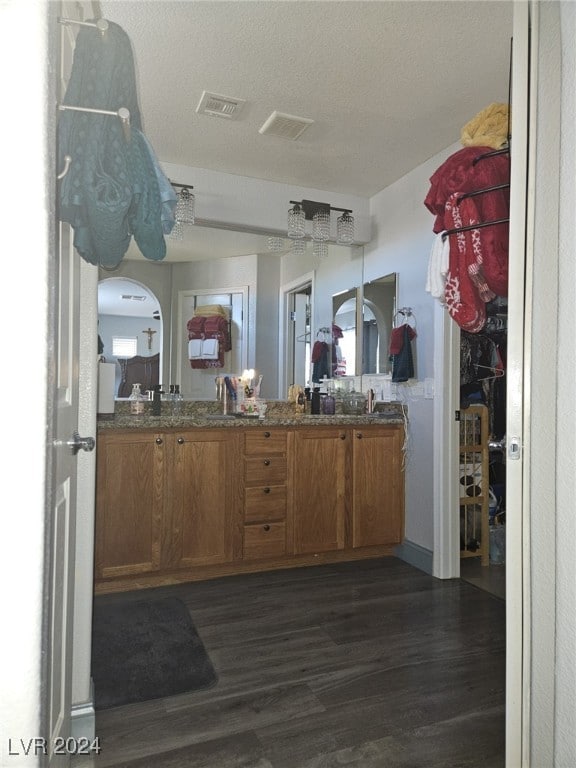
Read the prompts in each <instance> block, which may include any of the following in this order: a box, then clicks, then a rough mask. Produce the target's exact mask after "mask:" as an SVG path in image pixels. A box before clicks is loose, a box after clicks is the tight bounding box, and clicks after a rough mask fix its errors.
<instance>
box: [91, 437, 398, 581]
mask: <svg viewBox="0 0 576 768" xmlns="http://www.w3.org/2000/svg"><path fill="white" fill-rule="evenodd" d="M403 435H404V428H403V426H402V425H401V424H373V423H369V424H365V425H362V426H359V425H357V426H348V424H344V426H342V425H334V426H329V425H324V424H321V425H317V426H316V425H314V426H299V425H298V426H296V425H295V426H288V427H286V426H274V425H272V424H271V425H266V426H264V425H260V424H258V425H256V424H253V425H246V426H244V425H242V426H234V427H232V428H230V427H228V428H222V427H220V428H216V427H214V428H212V427H206V428H204V427H195V428H187V429H183V430H178V429H175V428H170V429H165V430H164V431H154V430H153V429H151V428H150V429H131V430H129V429H128V430H120V429H118V430H115V429H109V430H108V429H105V430H102V431H101V433H100V434H99V436H98V451H97V493H96V552H95V577H96V585H95V589H96V592H98V593H103V592H113V591H123V590H131V589H138V588H143V587H155V586H161V585H164V584H174V583H178V582H185V581H194V580H200V579H208V578H215V577H219V576H228V575H233V574H235V573H246V572H250V571H265V570H271V569H276V568H290V567H296V566H305V565H312V564H314V563H330V562H343V561H347V560H354V559H362V558H367V557H381V556H384V555H389V554H392V553H393V551H394V546H395V545H396V544H399V543H400V542H401V541H402V535H403V524H404V482H403V480H404V478H403V465H402V441H403Z"/></svg>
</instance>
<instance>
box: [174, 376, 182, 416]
mask: <svg viewBox="0 0 576 768" xmlns="http://www.w3.org/2000/svg"><path fill="white" fill-rule="evenodd" d="M183 402H184V398H183V397H182V393H181V392H180V384H174V393H173V395H172V414H173V415H174V416H180V414H181V413H182V404H183Z"/></svg>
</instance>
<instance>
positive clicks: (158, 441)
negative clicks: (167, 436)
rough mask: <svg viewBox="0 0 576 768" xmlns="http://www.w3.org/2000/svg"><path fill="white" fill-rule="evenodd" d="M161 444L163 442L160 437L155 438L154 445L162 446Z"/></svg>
mask: <svg viewBox="0 0 576 768" xmlns="http://www.w3.org/2000/svg"><path fill="white" fill-rule="evenodd" d="M163 442H164V440H162V438H161V437H157V438H156V445H162V443H163Z"/></svg>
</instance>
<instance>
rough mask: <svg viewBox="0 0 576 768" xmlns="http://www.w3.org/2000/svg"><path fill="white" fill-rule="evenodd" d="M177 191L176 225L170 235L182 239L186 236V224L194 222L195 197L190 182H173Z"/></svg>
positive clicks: (174, 238)
mask: <svg viewBox="0 0 576 768" xmlns="http://www.w3.org/2000/svg"><path fill="white" fill-rule="evenodd" d="M172 186H173V187H174V191H175V192H176V208H175V210H174V226H173V228H172V231H171V232H170V235H169V237H171V238H172V239H173V240H182V239H183V238H184V225H185V224H194V221H195V213H194V205H195V202H196V200H195V197H194V193H193V192H192V190H193V189H194V187H193V186H191V185H190V184H174V183H173V184H172Z"/></svg>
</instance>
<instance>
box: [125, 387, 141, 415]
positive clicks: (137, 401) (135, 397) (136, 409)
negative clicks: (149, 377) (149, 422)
mask: <svg viewBox="0 0 576 768" xmlns="http://www.w3.org/2000/svg"><path fill="white" fill-rule="evenodd" d="M128 399H129V400H130V413H131V414H132V416H142V414H143V413H144V401H145V398H144V395H143V394H142V392H141V391H140V384H132V392H131V393H130V397H129V398H128Z"/></svg>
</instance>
